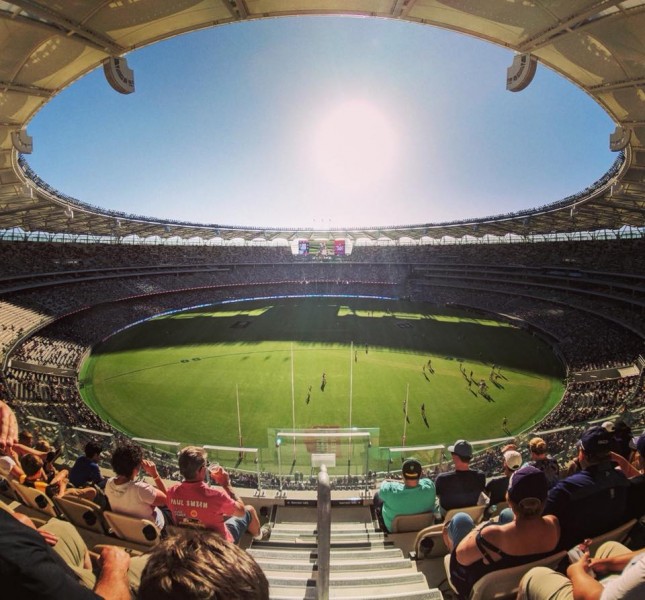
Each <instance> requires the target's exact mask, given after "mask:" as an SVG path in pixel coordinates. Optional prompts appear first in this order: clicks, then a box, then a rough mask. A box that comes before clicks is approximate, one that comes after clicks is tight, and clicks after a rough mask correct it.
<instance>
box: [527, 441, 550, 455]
mask: <svg viewBox="0 0 645 600" xmlns="http://www.w3.org/2000/svg"><path fill="white" fill-rule="evenodd" d="M529 450H530V452H531V454H532V455H533V456H534V457H538V456H540V457H541V456H544V455H545V454H546V442H545V441H544V440H543V439H542V438H540V437H534V438H531V440H530V441H529Z"/></svg>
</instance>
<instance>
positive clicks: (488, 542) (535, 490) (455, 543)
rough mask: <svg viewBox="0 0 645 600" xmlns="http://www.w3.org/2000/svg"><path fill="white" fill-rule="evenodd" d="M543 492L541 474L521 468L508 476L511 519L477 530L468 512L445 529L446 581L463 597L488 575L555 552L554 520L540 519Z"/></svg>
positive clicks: (556, 526)
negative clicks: (447, 576) (448, 556)
mask: <svg viewBox="0 0 645 600" xmlns="http://www.w3.org/2000/svg"><path fill="white" fill-rule="evenodd" d="M547 492H548V483H547V480H546V475H545V474H544V472H542V471H540V470H539V469H536V468H535V467H531V466H526V467H521V468H520V469H518V470H517V471H515V472H514V473H513V475H511V479H510V483H509V487H508V492H507V498H508V503H509V506H510V509H511V511H512V515H513V517H514V518H511V519H510V521H508V520H507V517H500V522H499V523H498V522H495V521H487V522H485V523H483V524H480V525H477V526H475V523H474V522H473V520H472V518H471V517H470V516H469V515H468V514H467V513H457V514H456V515H455V516H454V517H453V518H452V519H451V520H450V521H449V522H447V523H446V524H445V525H444V540H445V542H446V546H447V547H448V549H449V550H450V551H451V554H450V579H451V582H452V584H453V585H454V586H455V588H456V589H457V591H458V592H459V594H460V597H463V598H467V597H468V595H469V594H470V591H471V589H472V587H473V585H474V584H475V583H476V582H477V581H478V580H479V579H481V578H482V577H483V576H484V575H485V574H486V573H489V572H491V571H497V570H499V569H506V568H510V567H514V566H518V565H523V564H527V563H530V562H534V561H536V560H540V559H542V558H545V557H547V556H549V555H551V554H553V553H555V551H556V550H557V547H558V542H559V539H560V526H559V524H558V519H557V518H555V517H553V516H546V517H543V516H541V515H542V509H543V508H544V503H545V501H546V497H547ZM504 512H506V511H504ZM502 514H503V515H504V513H502Z"/></svg>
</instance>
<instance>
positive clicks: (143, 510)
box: [105, 477, 164, 529]
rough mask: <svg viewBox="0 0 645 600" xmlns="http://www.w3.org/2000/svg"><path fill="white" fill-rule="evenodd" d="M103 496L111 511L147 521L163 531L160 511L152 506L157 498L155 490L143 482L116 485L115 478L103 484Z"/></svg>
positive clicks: (162, 519)
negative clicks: (106, 498) (108, 502)
mask: <svg viewBox="0 0 645 600" xmlns="http://www.w3.org/2000/svg"><path fill="white" fill-rule="evenodd" d="M105 495H106V496H107V497H108V500H109V501H110V506H111V507H112V510H113V511H114V512H117V513H122V514H124V515H130V516H131V517H139V518H141V519H149V520H151V521H153V522H154V523H156V524H157V526H158V527H159V528H160V529H163V526H164V518H163V515H162V514H161V511H160V510H159V509H158V508H157V507H155V506H153V505H152V503H153V502H154V501H155V498H156V497H157V490H156V489H155V488H154V487H153V486H151V485H150V484H149V483H146V482H145V481H128V482H127V483H124V484H121V485H118V484H117V483H115V478H114V477H112V478H110V479H108V482H107V483H106V484H105Z"/></svg>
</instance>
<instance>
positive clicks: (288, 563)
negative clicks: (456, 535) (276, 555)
mask: <svg viewBox="0 0 645 600" xmlns="http://www.w3.org/2000/svg"><path fill="white" fill-rule="evenodd" d="M255 560H256V562H257V563H258V564H259V565H260V566H261V567H262V570H263V571H264V572H265V573H266V574H267V576H268V575H269V572H277V571H282V572H289V571H291V572H296V571H297V572H309V573H310V572H311V571H312V569H313V570H317V569H318V567H317V565H316V560H315V559H309V560H306V561H305V560H302V561H294V560H275V559H273V558H261V559H258V558H257V557H255ZM409 568H410V561H409V560H407V559H405V558H403V557H401V558H399V559H391V558H387V559H381V560H375V559H373V558H371V557H370V558H366V559H365V560H351V561H350V560H341V561H337V560H334V559H333V558H332V560H331V563H330V572H331V573H340V572H343V571H345V572H352V573H355V574H357V573H362V572H365V571H381V572H383V573H385V572H387V571H393V570H397V569H398V570H408V569H409Z"/></svg>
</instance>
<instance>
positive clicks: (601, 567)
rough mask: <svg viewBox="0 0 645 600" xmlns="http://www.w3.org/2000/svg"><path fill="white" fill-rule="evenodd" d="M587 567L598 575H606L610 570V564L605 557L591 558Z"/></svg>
mask: <svg viewBox="0 0 645 600" xmlns="http://www.w3.org/2000/svg"><path fill="white" fill-rule="evenodd" d="M589 567H590V568H591V569H593V572H594V573H597V574H598V575H606V574H607V573H609V572H611V565H610V564H609V561H608V560H607V559H606V558H592V559H591V560H590V561H589Z"/></svg>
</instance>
